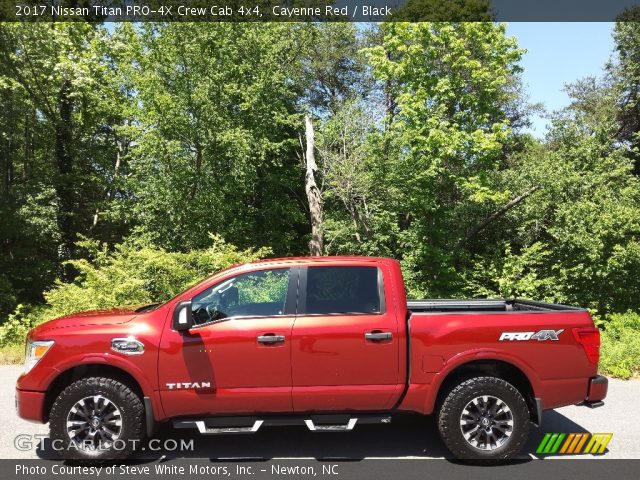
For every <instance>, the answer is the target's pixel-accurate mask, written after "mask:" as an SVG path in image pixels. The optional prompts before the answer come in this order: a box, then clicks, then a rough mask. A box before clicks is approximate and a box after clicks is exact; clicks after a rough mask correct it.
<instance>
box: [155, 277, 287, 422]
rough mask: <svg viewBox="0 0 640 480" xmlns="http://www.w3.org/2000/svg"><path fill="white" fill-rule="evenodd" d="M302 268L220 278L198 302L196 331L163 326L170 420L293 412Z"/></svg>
mask: <svg viewBox="0 0 640 480" xmlns="http://www.w3.org/2000/svg"><path fill="white" fill-rule="evenodd" d="M297 277H298V270H297V269H292V268H271V269H265V270H258V271H252V272H248V273H241V274H238V275H236V276H233V277H231V278H226V279H224V280H221V282H219V283H217V284H215V285H214V286H212V287H209V288H207V289H205V290H204V291H202V292H200V293H198V294H197V295H195V296H194V297H193V299H192V311H193V320H194V328H192V329H190V330H189V331H188V332H176V331H174V330H173V329H172V328H171V327H170V326H169V327H167V328H165V330H164V332H163V335H162V340H161V345H160V355H159V363H158V366H159V368H158V370H159V383H160V390H161V399H162V405H163V408H164V411H165V414H166V415H167V416H180V415H205V414H211V415H213V414H217V415H219V414H225V413H234V414H239V413H247V414H251V413H258V412H291V411H292V403H291V331H292V327H293V321H294V318H295V317H294V313H295V307H296V296H297V283H298V282H297Z"/></svg>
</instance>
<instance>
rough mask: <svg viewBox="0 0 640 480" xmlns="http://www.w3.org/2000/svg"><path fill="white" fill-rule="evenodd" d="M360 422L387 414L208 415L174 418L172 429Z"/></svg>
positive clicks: (338, 428) (343, 428)
mask: <svg viewBox="0 0 640 480" xmlns="http://www.w3.org/2000/svg"><path fill="white" fill-rule="evenodd" d="M356 423H357V424H358V425H360V424H379V423H391V416H390V415H378V414H370V413H365V414H362V415H358V417H357V418H356V417H351V415H348V414H346V415H339V414H338V415H335V414H324V415H323V414H321V415H305V416H302V415H282V416H267V417H264V418H257V417H255V416H254V417H208V418H197V419H181V420H174V421H173V426H174V428H194V427H195V428H197V429H198V431H199V432H200V433H201V434H203V435H223V434H227V433H256V432H257V431H258V430H260V428H261V427H263V426H285V425H286V426H295V425H299V426H302V425H305V426H306V427H307V428H308V429H309V430H310V431H312V432H349V431H351V430H353V429H354V427H355V426H356Z"/></svg>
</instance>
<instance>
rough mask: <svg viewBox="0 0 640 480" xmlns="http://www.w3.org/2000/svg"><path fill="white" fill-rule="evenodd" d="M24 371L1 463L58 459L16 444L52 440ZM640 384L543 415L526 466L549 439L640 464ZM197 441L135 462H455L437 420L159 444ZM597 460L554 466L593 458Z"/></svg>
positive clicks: (617, 384)
mask: <svg viewBox="0 0 640 480" xmlns="http://www.w3.org/2000/svg"><path fill="white" fill-rule="evenodd" d="M21 371H22V367H21V366H15V365H2V366H0V459H3V458H7V459H37V458H43V459H53V458H56V454H55V452H53V451H52V450H51V449H50V448H48V447H47V444H46V441H45V447H44V448H41V447H39V446H38V445H37V444H38V441H37V440H34V442H33V444H34V445H33V448H28V449H26V450H20V449H18V448H16V446H15V444H16V437H17V436H19V435H21V436H22V438H25V437H24V436H25V435H37V434H40V435H46V434H47V433H48V428H47V426H46V425H40V424H34V423H29V422H26V421H24V420H21V419H20V418H18V417H17V415H16V413H15V407H14V386H15V381H16V379H17V377H18V375H20V373H21ZM639 412H640V380H632V381H621V380H610V383H609V395H608V396H607V399H606V400H605V406H603V407H600V408H596V409H593V410H592V409H589V408H586V407H575V406H571V407H565V408H560V409H558V410H556V411H546V412H545V413H544V420H543V425H542V427H541V428H538V429H534V431H533V435H532V438H531V441H530V442H529V444H528V445H527V447H526V449H525V451H524V452H523V454H522V456H523V458H532V457H536V456H537V455H536V453H535V450H536V447H537V446H538V444H539V443H540V441H541V439H542V437H543V436H544V434H545V433H547V432H565V433H573V432H576V433H578V432H591V433H605V432H612V433H613V438H612V439H611V441H610V443H609V445H608V448H607V451H605V453H604V454H602V455H597V456H595V457H598V458H617V459H624V458H627V459H640V423H639V418H640V417H639ZM191 438H193V439H194V447H195V448H194V449H193V451H187V452H172V451H164V452H150V451H148V450H147V451H142V452H140V453H139V454H137V457H138V458H139V459H140V460H153V459H160V458H162V456H163V455H164V457H163V459H164V460H170V459H172V458H183V457H187V458H209V459H233V460H240V459H243V460H250V459H256V460H264V459H305V458H312V459H313V458H315V459H323V460H324V459H336V460H337V459H342V460H360V459H365V458H374V459H376V458H406V459H431V458H449V457H450V455H449V453H448V452H447V450H446V449H445V447H444V446H443V445H442V443H441V441H440V438H439V436H438V432H437V429H436V426H435V422H434V420H433V418H429V417H426V418H423V417H420V416H414V415H408V416H400V417H398V418H394V419H393V422H392V424H391V425H361V426H356V428H355V429H354V430H353V431H352V432H350V433H313V432H310V431H308V430H307V429H306V428H305V427H280V428H265V429H264V430H261V431H260V432H258V433H257V434H255V435H225V436H205V437H200V436H199V435H198V433H197V431H193V432H192V431H191V430H173V429H172V428H171V427H167V428H165V429H163V430H162V432H161V435H160V437H159V439H160V442H159V443H157V444H156V446H158V445H161V444H162V442H164V441H166V440H168V439H178V440H180V439H185V440H189V439H191ZM593 457H594V456H593V455H573V456H558V457H554V458H593Z"/></svg>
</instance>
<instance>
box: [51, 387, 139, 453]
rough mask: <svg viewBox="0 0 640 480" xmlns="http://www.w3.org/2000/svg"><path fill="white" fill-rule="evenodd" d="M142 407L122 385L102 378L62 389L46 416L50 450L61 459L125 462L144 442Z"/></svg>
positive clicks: (136, 397)
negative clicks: (60, 456)
mask: <svg viewBox="0 0 640 480" xmlns="http://www.w3.org/2000/svg"><path fill="white" fill-rule="evenodd" d="M143 414H144V407H143V405H142V402H141V400H140V397H138V395H137V394H136V393H135V392H133V391H132V390H131V389H130V388H129V387H128V386H126V385H125V384H123V383H121V382H119V381H117V380H114V379H111V378H103V377H89V378H83V379H81V380H78V381H76V382H74V383H72V384H71V385H69V386H68V387H67V388H65V389H64V390H63V391H62V392H61V393H60V395H58V398H56V400H55V402H54V403H53V406H52V407H51V414H50V416H49V428H50V437H51V440H52V447H53V448H54V449H55V450H57V451H59V452H60V453H61V455H62V457H63V458H72V459H87V460H89V459H90V460H102V459H122V458H126V457H128V456H129V455H131V453H132V452H133V450H134V449H135V448H136V447H137V446H139V445H140V442H141V441H142V438H143V425H144V417H143Z"/></svg>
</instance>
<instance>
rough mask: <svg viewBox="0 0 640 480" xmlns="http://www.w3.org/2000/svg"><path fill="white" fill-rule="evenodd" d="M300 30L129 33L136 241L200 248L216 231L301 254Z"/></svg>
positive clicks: (188, 28)
mask: <svg viewBox="0 0 640 480" xmlns="http://www.w3.org/2000/svg"><path fill="white" fill-rule="evenodd" d="M299 29H300V27H299V26H297V25H295V24H288V23H280V24H268V25H264V24H256V23H222V24H198V23H194V24H183V23H173V24H167V25H155V24H154V25H151V24H145V25H144V26H143V27H142V31H141V33H140V35H139V37H136V36H135V33H136V32H130V33H129V35H130V36H133V38H132V40H131V41H130V42H129V43H130V44H131V45H133V47H134V49H135V50H134V51H133V56H132V59H131V64H132V65H133V67H132V76H133V80H134V83H135V89H136V91H137V92H138V95H137V100H138V103H139V106H140V109H139V112H137V119H138V123H139V136H138V137H137V138H136V139H135V140H136V147H135V149H132V150H131V151H130V157H129V158H130V163H131V168H132V177H131V183H130V185H131V189H132V191H133V195H134V196H135V197H136V199H137V202H136V204H135V220H136V222H137V224H138V225H137V227H136V232H137V234H141V235H145V236H148V237H149V238H150V239H151V240H152V241H153V242H154V243H155V244H157V245H160V246H163V247H166V248H170V249H174V250H185V249H190V248H200V247H202V246H203V245H204V244H206V242H207V239H208V233H209V232H215V233H218V234H220V235H222V236H223V237H224V238H226V239H228V240H230V241H233V242H234V243H235V244H237V245H239V246H241V247H243V248H244V247H247V246H253V245H255V244H256V243H259V244H263V245H273V247H274V251H275V252H276V253H278V254H281V255H283V254H291V253H297V252H299V251H300V247H301V242H300V236H299V235H298V234H297V232H298V231H300V230H301V229H302V228H304V224H305V220H304V210H303V204H302V203H301V202H300V201H299V199H300V198H302V197H303V196H304V190H303V188H302V186H303V185H302V182H301V181H300V180H299V179H300V178H301V174H300V173H301V172H299V170H298V169H297V165H298V160H297V156H296V153H295V148H296V144H297V137H298V135H297V130H298V125H299V124H300V123H299V120H300V116H299V114H298V112H297V111H296V102H297V100H298V98H299V95H300V90H299V87H298V86H299V82H298V78H299V77H298V76H297V75H298V74H299V72H300V68H301V67H300V63H299V62H300V57H299V53H298V51H297V49H296V43H297V41H298V40H297V39H298V37H299V33H298V30H299ZM184 38H189V42H188V43H187V44H185V43H184V42H183V41H182V40H183V39H184ZM203 59H206V61H203ZM292 185H299V187H295V186H294V187H292Z"/></svg>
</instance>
